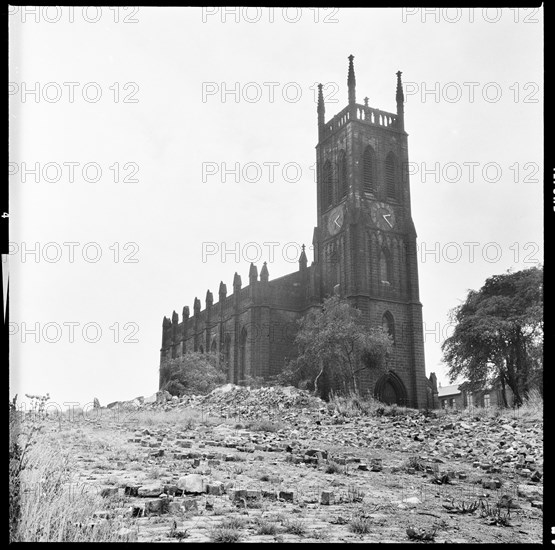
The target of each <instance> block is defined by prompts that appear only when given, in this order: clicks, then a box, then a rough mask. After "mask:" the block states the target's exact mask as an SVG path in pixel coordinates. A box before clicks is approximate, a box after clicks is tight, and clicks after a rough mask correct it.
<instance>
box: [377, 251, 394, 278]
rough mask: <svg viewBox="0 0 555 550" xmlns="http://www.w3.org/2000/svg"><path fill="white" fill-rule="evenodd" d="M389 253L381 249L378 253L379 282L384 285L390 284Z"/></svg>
mask: <svg viewBox="0 0 555 550" xmlns="http://www.w3.org/2000/svg"><path fill="white" fill-rule="evenodd" d="M392 271H393V270H392V266H391V252H389V250H388V249H387V248H385V247H384V248H382V250H381V252H380V281H381V282H382V283H385V284H388V285H390V284H392V282H393V280H392Z"/></svg>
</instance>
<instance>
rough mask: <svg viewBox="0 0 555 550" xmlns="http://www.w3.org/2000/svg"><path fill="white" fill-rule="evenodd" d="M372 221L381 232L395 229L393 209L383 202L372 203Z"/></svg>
mask: <svg viewBox="0 0 555 550" xmlns="http://www.w3.org/2000/svg"><path fill="white" fill-rule="evenodd" d="M371 208H372V211H371V217H372V221H373V222H374V223H375V224H376V225H377V226H378V227H379V228H380V229H382V230H384V231H388V230H390V229H393V228H394V227H395V213H394V212H393V208H391V206H389V204H386V203H384V202H374V203H372V207H371Z"/></svg>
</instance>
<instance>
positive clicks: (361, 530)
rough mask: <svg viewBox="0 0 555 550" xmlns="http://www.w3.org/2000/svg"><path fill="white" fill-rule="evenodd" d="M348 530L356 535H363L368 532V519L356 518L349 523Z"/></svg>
mask: <svg viewBox="0 0 555 550" xmlns="http://www.w3.org/2000/svg"><path fill="white" fill-rule="evenodd" d="M349 529H350V530H351V531H352V532H353V533H357V534H358V535H365V534H366V533H369V532H370V518H367V517H364V516H357V517H355V518H353V519H352V520H351V521H350V522H349Z"/></svg>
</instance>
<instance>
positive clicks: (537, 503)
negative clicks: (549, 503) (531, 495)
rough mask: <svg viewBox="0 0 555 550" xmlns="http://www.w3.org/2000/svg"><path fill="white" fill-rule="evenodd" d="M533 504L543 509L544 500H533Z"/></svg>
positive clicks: (534, 506)
mask: <svg viewBox="0 0 555 550" xmlns="http://www.w3.org/2000/svg"><path fill="white" fill-rule="evenodd" d="M531 506H532V508H539V509H540V510H543V502H542V501H541V500H533V501H532V502H531Z"/></svg>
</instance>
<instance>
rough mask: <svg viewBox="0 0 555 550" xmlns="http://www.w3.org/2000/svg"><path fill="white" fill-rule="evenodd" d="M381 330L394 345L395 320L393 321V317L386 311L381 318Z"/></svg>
mask: <svg viewBox="0 0 555 550" xmlns="http://www.w3.org/2000/svg"><path fill="white" fill-rule="evenodd" d="M382 328H383V330H384V331H385V332H387V334H389V336H391V339H392V340H393V343H394V344H395V320H394V319H393V315H391V312H389V311H386V312H385V313H384V314H383V316H382Z"/></svg>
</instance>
